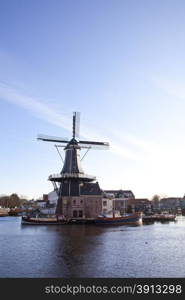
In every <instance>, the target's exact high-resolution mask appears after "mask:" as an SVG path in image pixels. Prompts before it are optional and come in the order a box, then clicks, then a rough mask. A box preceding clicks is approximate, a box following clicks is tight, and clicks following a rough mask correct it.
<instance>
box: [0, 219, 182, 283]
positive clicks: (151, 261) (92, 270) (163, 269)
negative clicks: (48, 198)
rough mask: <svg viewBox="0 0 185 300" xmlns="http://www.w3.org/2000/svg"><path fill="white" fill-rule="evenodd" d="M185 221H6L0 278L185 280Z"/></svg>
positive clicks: (0, 239) (1, 223)
mask: <svg viewBox="0 0 185 300" xmlns="http://www.w3.org/2000/svg"><path fill="white" fill-rule="evenodd" d="M184 257H185V217H181V216H180V217H178V221H177V222H175V223H174V222H171V223H168V224H161V223H154V224H151V225H141V226H137V227H131V226H107V227H101V226H95V225H63V226H55V225H52V226H51V225H50V226H49V225H47V226H46V225H40V226H34V225H21V219H20V217H1V218H0V277H1V278H2V277H65V278H78V277H84V278H86V277H89V278H93V277H98V278H99V277H111V278H116V277H121V278H123V277H126V278H138V277H185V260H184Z"/></svg>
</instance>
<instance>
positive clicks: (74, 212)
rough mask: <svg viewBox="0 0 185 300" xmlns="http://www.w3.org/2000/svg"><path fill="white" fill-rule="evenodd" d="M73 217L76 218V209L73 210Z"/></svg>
mask: <svg viewBox="0 0 185 300" xmlns="http://www.w3.org/2000/svg"><path fill="white" fill-rule="evenodd" d="M73 218H77V210H73Z"/></svg>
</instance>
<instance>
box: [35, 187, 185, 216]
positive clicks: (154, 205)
mask: <svg viewBox="0 0 185 300" xmlns="http://www.w3.org/2000/svg"><path fill="white" fill-rule="evenodd" d="M57 200H58V195H57V193H56V191H55V190H54V191H52V192H50V193H48V194H44V195H43V199H42V200H37V206H38V207H39V209H40V210H41V212H43V213H46V214H48V213H50V214H55V212H56V206H57ZM63 202H64V204H63V205H64V213H66V214H68V215H69V214H70V215H71V217H74V218H83V217H85V218H93V217H94V216H97V214H100V213H103V214H106V213H108V212H110V211H112V210H113V209H114V210H117V211H120V213H121V214H124V213H131V212H135V211H142V212H147V213H150V212H152V211H163V210H168V211H173V212H174V211H175V212H177V211H178V210H179V209H181V210H183V209H184V211H185V197H183V198H180V197H168V198H162V199H160V200H159V201H158V202H156V201H151V200H149V199H147V198H135V195H134V194H133V192H132V191H130V190H121V189H120V190H104V191H103V196H102V197H99V198H98V199H97V197H93V195H90V196H88V197H87V196H86V197H84V196H83V197H71V198H70V199H63ZM69 209H70V211H69Z"/></svg>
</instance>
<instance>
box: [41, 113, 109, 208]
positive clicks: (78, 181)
mask: <svg viewBox="0 0 185 300" xmlns="http://www.w3.org/2000/svg"><path fill="white" fill-rule="evenodd" d="M79 125H80V113H79V112H74V113H73V123H72V138H71V139H67V138H60V137H54V136H47V135H38V137H37V139H38V140H42V141H46V142H54V143H59V144H60V145H58V146H57V147H63V148H64V151H65V159H64V164H63V168H62V171H61V172H60V174H54V175H50V176H49V178H48V179H49V180H50V181H51V182H53V184H54V187H55V189H56V190H57V193H58V203H57V213H58V214H62V210H63V209H62V199H63V197H71V196H72V197H73V196H80V195H82V193H83V190H84V187H86V188H87V187H88V188H91V190H93V188H94V187H95V185H96V184H97V183H96V184H95V183H91V182H93V181H95V179H96V177H94V176H91V175H87V174H85V173H84V171H83V169H82V166H81V160H82V159H83V158H84V156H85V155H86V154H87V152H88V151H89V150H90V149H108V148H109V143H107V142H95V141H84V140H79ZM81 149H86V153H85V155H84V156H83V157H82V159H81V160H80V150H81ZM57 183H58V184H59V187H57ZM88 183H91V185H90V184H88ZM96 190H97V188H96ZM99 192H100V189H99ZM92 193H93V191H92Z"/></svg>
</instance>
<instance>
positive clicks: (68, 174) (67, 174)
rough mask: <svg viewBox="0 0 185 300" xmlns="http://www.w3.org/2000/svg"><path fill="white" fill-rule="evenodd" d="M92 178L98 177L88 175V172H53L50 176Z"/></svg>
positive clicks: (52, 177)
mask: <svg viewBox="0 0 185 300" xmlns="http://www.w3.org/2000/svg"><path fill="white" fill-rule="evenodd" d="M71 177H73V178H91V179H96V177H94V176H91V175H88V174H80V173H63V174H52V175H50V176H49V177H48V179H54V178H71Z"/></svg>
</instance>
